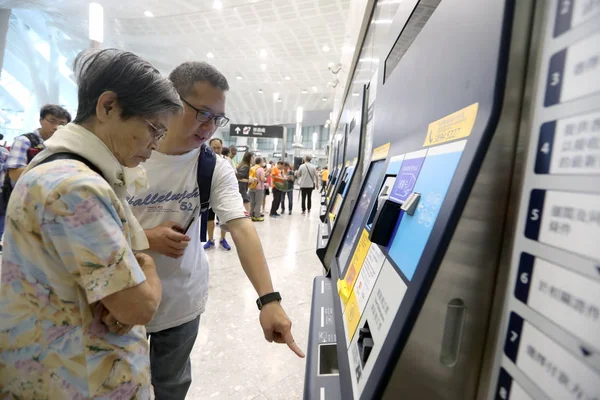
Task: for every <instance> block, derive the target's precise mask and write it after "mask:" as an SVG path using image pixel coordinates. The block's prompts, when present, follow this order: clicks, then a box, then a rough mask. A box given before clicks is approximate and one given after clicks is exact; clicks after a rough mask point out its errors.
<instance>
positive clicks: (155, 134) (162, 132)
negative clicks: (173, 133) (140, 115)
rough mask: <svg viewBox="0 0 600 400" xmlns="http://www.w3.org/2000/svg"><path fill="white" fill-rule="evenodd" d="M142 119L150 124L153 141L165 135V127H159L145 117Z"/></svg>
mask: <svg viewBox="0 0 600 400" xmlns="http://www.w3.org/2000/svg"><path fill="white" fill-rule="evenodd" d="M144 121H146V123H147V124H148V125H150V128H152V139H154V140H155V141H157V142H158V141H160V140H162V139H164V138H165V136H167V129H166V128H162V129H159V128H157V127H156V126H155V125H154V124H153V123H152V122H150V121H148V120H147V119H144Z"/></svg>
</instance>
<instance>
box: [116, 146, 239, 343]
mask: <svg viewBox="0 0 600 400" xmlns="http://www.w3.org/2000/svg"><path fill="white" fill-rule="evenodd" d="M199 151H200V150H199V149H198V150H194V151H191V152H189V153H186V154H183V155H175V156H173V155H166V154H162V153H159V152H156V151H155V152H153V153H152V157H151V158H150V159H149V160H148V161H146V162H145V163H144V164H143V167H144V169H145V170H146V173H147V177H148V184H149V189H147V190H145V191H141V192H138V193H136V194H135V196H132V197H130V198H128V201H129V204H130V206H131V208H132V210H133V213H134V215H135V216H136V218H137V219H138V220H139V222H140V224H141V225H142V227H143V228H144V229H152V228H154V227H156V226H159V225H161V224H163V223H164V222H168V221H172V222H176V223H178V224H179V225H181V226H186V225H187V223H188V222H189V221H190V220H191V218H192V216H193V214H194V213H193V211H194V209H196V207H198V209H199V207H200V194H199V191H198V185H197V167H198V155H199ZM210 206H211V207H212V209H213V211H214V212H215V214H216V215H217V217H218V218H219V220H220V221H221V222H222V223H226V222H228V221H231V220H234V219H238V218H245V217H247V214H246V210H245V209H244V205H243V202H242V197H241V195H240V193H239V189H238V181H237V178H236V176H235V172H234V170H233V168H232V167H231V163H230V162H228V161H227V160H225V159H223V158H222V157H217V162H216V165H215V170H214V173H213V177H212V184H211V191H210ZM198 209H196V213H195V214H196V215H195V217H196V219H195V222H194V224H193V225H192V226H191V228H190V231H191V232H193V234H190V233H188V235H189V236H191V237H193V238H194V239H196V240H193V241H192V242H190V244H189V246H188V248H187V249H186V251H185V253H186V254H185V255H184V256H183V257H181V258H179V259H177V260H175V259H172V258H169V257H167V256H164V255H161V254H158V253H156V252H153V251H148V254H149V255H150V256H151V257H152V258H153V259H154V261H155V264H156V270H157V272H158V276H159V277H160V279H161V282H162V288H163V295H162V300H161V302H160V306H159V308H158V311H157V312H156V314H155V315H154V318H153V319H152V321H151V322H150V323H149V324H148V325H147V327H146V329H147V331H148V332H158V331H162V330H165V329H169V328H172V327H175V326H179V325H181V324H184V323H186V322H189V321H191V320H193V319H194V318H196V317H197V316H198V315H200V314H201V313H202V312H204V307H205V305H206V300H207V297H208V275H209V274H208V259H207V257H206V253H205V252H204V248H203V246H202V243H201V242H200V240H199V230H200V224H199V222H198V221H199V217H198Z"/></svg>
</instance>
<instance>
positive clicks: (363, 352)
mask: <svg viewBox="0 0 600 400" xmlns="http://www.w3.org/2000/svg"><path fill="white" fill-rule="evenodd" d="M374 345H375V342H373V336H372V335H371V330H370V329H369V322H368V321H365V325H364V326H363V327H362V328H360V329H359V331H358V353H359V354H360V363H361V364H362V366H363V367H364V366H365V363H366V362H367V360H368V359H369V356H370V355H371V350H373V346H374Z"/></svg>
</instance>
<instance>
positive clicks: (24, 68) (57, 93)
mask: <svg viewBox="0 0 600 400" xmlns="http://www.w3.org/2000/svg"><path fill="white" fill-rule="evenodd" d="M1 11H3V12H6V13H8V12H10V18H9V26H8V32H7V35H6V45H5V48H4V49H0V51H4V60H3V64H2V70H1V74H0V133H2V134H3V135H4V140H5V141H6V142H7V143H8V144H11V143H12V141H13V139H14V137H15V136H18V135H20V134H22V133H26V132H31V131H32V130H34V129H37V128H38V127H39V110H40V108H41V106H43V105H44V104H49V103H51V104H59V105H61V106H62V107H64V108H66V109H67V110H68V111H69V112H70V113H71V114H72V116H73V117H74V115H75V111H76V108H77V88H76V85H75V82H74V81H73V72H72V70H71V65H72V62H73V59H74V58H75V56H76V55H77V53H79V51H81V50H82V49H83V48H84V47H85V46H86V43H85V41H81V40H71V38H69V37H68V35H67V34H66V33H65V32H63V31H61V30H59V29H58V28H57V27H56V22H51V21H50V19H49V18H48V17H47V15H46V14H45V13H43V12H40V11H34V10H26V9H19V10H12V11H9V10H1ZM57 39H61V40H60V42H61V46H60V47H59V46H58V45H57ZM64 43H67V44H66V45H65V44H64Z"/></svg>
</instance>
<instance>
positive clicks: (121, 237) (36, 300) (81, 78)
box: [0, 49, 182, 399]
mask: <svg viewBox="0 0 600 400" xmlns="http://www.w3.org/2000/svg"><path fill="white" fill-rule="evenodd" d="M73 69H74V74H75V76H76V78H77V84H78V107H77V116H76V118H75V122H74V123H72V124H69V125H67V126H65V127H62V128H59V129H58V130H57V131H56V133H54V132H52V133H54V136H52V138H51V139H50V140H48V141H47V142H46V146H47V149H46V150H45V151H44V152H43V153H41V154H40V155H39V156H38V157H36V159H35V160H34V161H32V163H31V164H30V165H29V166H28V168H27V169H26V170H25V171H24V172H22V174H20V178H19V180H18V181H17V184H16V186H15V189H14V192H13V194H14V195H13V196H12V197H11V199H10V202H9V204H8V213H7V215H8V219H9V220H10V223H9V224H7V226H6V232H5V237H4V241H5V246H4V247H5V249H4V255H3V259H2V279H1V280H0V282H1V287H0V310H2V312H1V313H0V398H2V399H6V398H9V399H36V398H38V399H39V398H46V399H48V398H49V399H92V398H94V399H117V398H119V399H125V398H127V399H150V398H152V396H153V389H152V385H151V383H150V380H151V377H150V358H149V344H148V340H147V338H146V329H145V328H144V325H145V324H146V323H148V322H149V321H150V320H151V319H152V317H153V315H154V313H155V311H156V309H157V308H158V304H159V303H160V301H161V295H162V289H161V282H160V279H159V277H158V275H157V273H156V269H155V264H154V261H153V259H152V258H151V257H149V256H148V255H146V254H144V253H139V252H138V253H135V251H138V250H143V249H145V248H147V247H148V241H147V239H146V235H145V234H144V230H143V229H142V228H141V226H140V225H139V223H138V222H137V220H136V218H135V217H134V216H133V214H132V212H131V208H130V207H129V205H128V203H127V200H126V197H127V195H128V191H129V190H131V189H132V188H134V187H135V186H137V185H140V184H143V182H145V180H146V178H145V174H144V170H143V169H141V168H139V167H138V166H139V164H140V163H142V162H144V161H145V160H147V159H148V158H149V157H150V155H151V154H152V150H153V149H155V148H157V147H158V142H159V141H160V140H161V138H163V137H164V135H165V131H166V127H167V125H168V123H169V119H170V118H171V117H172V116H173V115H174V114H177V113H179V112H180V111H181V109H182V105H181V100H179V95H178V94H177V92H176V91H175V89H174V88H173V85H172V84H171V82H169V80H167V79H166V78H164V77H163V76H162V75H161V73H160V72H159V71H158V70H157V69H155V68H154V67H153V66H152V65H151V64H150V63H148V62H147V61H144V60H142V59H141V58H139V57H138V56H136V55H134V54H132V53H128V52H124V51H121V50H116V49H105V50H88V51H84V52H82V53H80V54H79V55H78V56H77V57H76V59H75V65H74V68H73ZM107 88H110V89H107ZM55 112H56V111H55ZM53 115H54V114H53ZM54 116H56V115H54ZM57 153H63V154H64V153H70V154H71V157H72V156H73V155H74V156H75V157H79V159H77V160H75V159H61V160H58V161H55V160H52V159H50V160H49V159H48V158H49V157H53V156H54V155H55V154H57ZM46 161H47V162H46Z"/></svg>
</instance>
